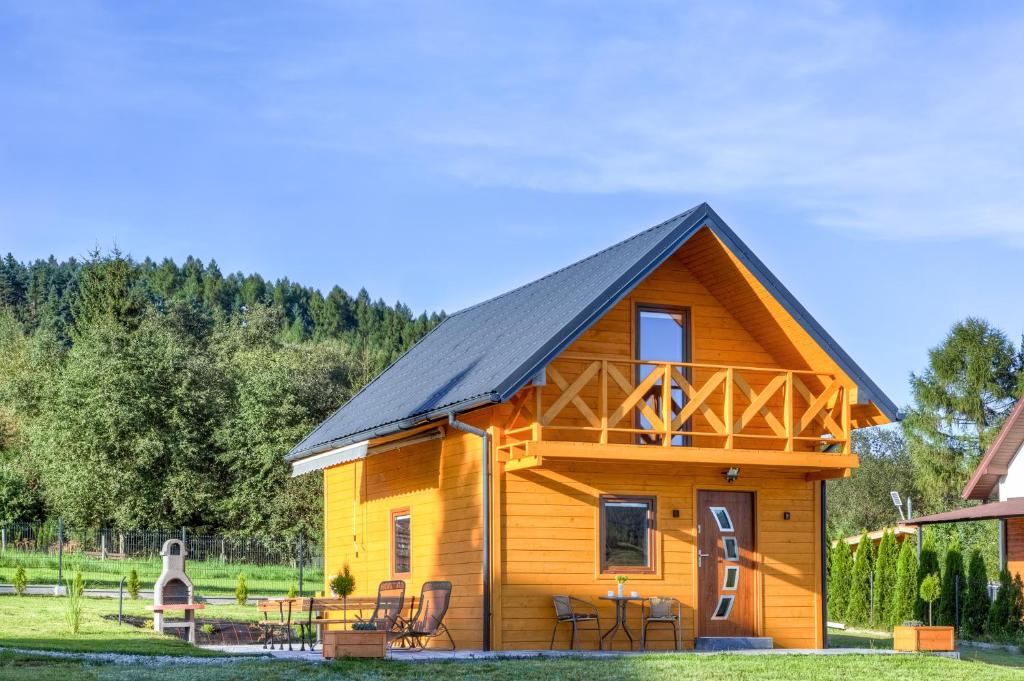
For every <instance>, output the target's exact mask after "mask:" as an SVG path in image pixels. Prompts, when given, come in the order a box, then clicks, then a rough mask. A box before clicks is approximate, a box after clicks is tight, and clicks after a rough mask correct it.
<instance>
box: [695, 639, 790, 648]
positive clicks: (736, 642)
mask: <svg viewBox="0 0 1024 681" xmlns="http://www.w3.org/2000/svg"><path fill="white" fill-rule="evenodd" d="M693 647H694V650H704V651H708V650H710V651H716V650H771V649H772V648H774V647H775V644H774V643H773V642H772V639H771V637H769V636H700V637H698V638H697V640H696V642H695V643H694V646H693Z"/></svg>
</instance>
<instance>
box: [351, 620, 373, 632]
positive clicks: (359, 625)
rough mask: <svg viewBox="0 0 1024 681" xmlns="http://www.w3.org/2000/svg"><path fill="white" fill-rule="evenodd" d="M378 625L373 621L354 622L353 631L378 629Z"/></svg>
mask: <svg viewBox="0 0 1024 681" xmlns="http://www.w3.org/2000/svg"><path fill="white" fill-rule="evenodd" d="M376 630H377V627H376V626H374V624H373V622H353V623H352V631H376Z"/></svg>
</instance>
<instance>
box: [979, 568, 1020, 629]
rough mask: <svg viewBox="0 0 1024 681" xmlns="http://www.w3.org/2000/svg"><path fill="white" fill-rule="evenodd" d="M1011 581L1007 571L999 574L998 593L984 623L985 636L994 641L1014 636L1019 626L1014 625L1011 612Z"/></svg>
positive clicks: (1012, 594) (1012, 596)
mask: <svg viewBox="0 0 1024 681" xmlns="http://www.w3.org/2000/svg"><path fill="white" fill-rule="evenodd" d="M1013 598H1014V593H1013V579H1012V578H1011V577H1010V573H1009V571H1008V570H1002V571H1001V572H1000V573H999V593H997V594H996V599H995V600H994V601H992V607H991V608H989V610H988V619H987V620H986V621H985V634H986V635H987V636H989V637H991V638H994V639H1006V638H1010V637H1012V636H1013V635H1014V634H1016V632H1017V629H1019V624H1018V625H1014V622H1013V619H1012V616H1011V614H1010V613H1011V610H1012V609H1013Z"/></svg>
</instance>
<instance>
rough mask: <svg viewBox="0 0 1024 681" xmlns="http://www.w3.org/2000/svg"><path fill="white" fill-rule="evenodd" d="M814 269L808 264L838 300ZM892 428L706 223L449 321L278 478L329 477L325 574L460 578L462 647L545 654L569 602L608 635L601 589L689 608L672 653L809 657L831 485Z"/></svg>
mask: <svg viewBox="0 0 1024 681" xmlns="http://www.w3.org/2000/svg"><path fill="white" fill-rule="evenodd" d="M828 261H829V255H828V254H827V253H822V254H821V257H820V258H819V259H817V260H815V261H814V262H805V263H803V266H804V267H808V268H811V269H813V270H814V271H815V272H816V273H817V276H819V277H820V279H821V283H822V285H823V286H841V285H844V284H843V282H844V281H847V280H846V279H845V278H844V276H843V275H842V273H840V272H837V271H836V269H835V268H834V267H831V266H829V264H828ZM503 262H504V263H505V265H506V266H507V265H508V264H509V263H508V262H507V261H503ZM450 271H451V272H452V273H453V274H452V276H453V277H456V276H458V274H457V269H456V268H452V269H451V270H450ZM467 285H472V282H467ZM843 314H857V311H856V310H848V311H847V312H846V313H843ZM896 413H897V412H896V408H895V406H894V405H893V403H892V402H891V401H890V400H889V399H888V398H887V397H886V396H885V395H884V394H883V393H882V391H881V390H879V388H878V386H876V385H875V384H874V383H873V382H872V381H871V379H870V378H868V376H866V375H865V374H864V372H863V371H862V370H861V369H860V367H859V366H857V364H856V363H855V362H854V361H853V360H852V359H851V358H850V357H849V356H848V355H847V354H846V352H844V351H843V349H842V348H841V347H840V346H839V344H838V343H837V342H836V341H835V340H834V339H833V338H832V337H831V336H829V335H828V333H827V332H826V331H825V330H824V329H823V328H822V327H821V326H820V325H819V324H818V323H817V322H816V321H815V320H814V319H813V318H812V317H811V315H810V314H809V313H808V312H807V310H806V309H804V307H803V306H802V305H801V304H800V303H799V302H797V300H796V299H795V298H794V297H793V296H792V294H790V293H789V291H787V290H786V288H785V287H784V286H783V285H782V284H781V283H780V282H779V280H778V279H776V278H775V276H774V275H773V274H772V273H771V272H769V271H768V269H767V268H766V267H765V265H764V264H763V263H762V262H761V261H760V260H759V259H758V258H757V257H756V256H755V255H754V254H753V253H752V252H751V251H750V249H749V248H747V246H746V245H745V244H744V243H743V242H742V241H741V240H740V239H739V237H737V236H736V234H735V233H734V232H733V231H732V230H731V229H730V228H729V227H728V226H727V225H726V224H725V222H724V221H722V219H721V218H720V217H719V216H718V215H717V214H715V212H714V211H713V210H711V208H710V207H709V206H708V205H707V204H701V205H699V206H697V207H696V208H693V209H691V210H689V211H687V212H685V213H683V214H681V215H679V216H677V217H674V218H672V219H670V220H668V221H666V222H664V223H662V224H660V225H657V226H655V227H652V228H651V229H648V230H646V231H644V232H641V233H639V234H636V235H635V236H632V237H630V238H629V239H626V240H625V241H623V242H621V243H618V244H616V245H614V246H612V247H610V248H607V249H605V250H603V251H600V252H598V253H595V254H594V255H592V256H590V257H588V258H585V259H583V260H580V261H579V262H577V263H575V264H572V265H569V266H568V267H565V268H563V269H561V270H558V271H557V272H554V273H552V274H549V275H547V276H545V277H542V278H541V279H538V280H537V281H534V282H532V283H529V284H526V285H525V286H522V287H520V288H517V289H515V290H512V291H509V292H508V293H504V294H502V295H500V296H497V297H496V298H492V299H491V300H488V301H485V302H482V303H480V304H478V305H474V306H472V307H469V308H467V309H465V310H462V311H460V312H457V313H455V314H453V315H451V316H449V317H448V318H446V319H445V320H444V321H443V322H442V323H441V324H440V325H439V326H438V327H437V328H436V329H434V330H433V331H432V332H431V333H429V334H428V335H427V336H426V337H425V338H423V339H422V340H421V341H420V342H419V343H418V344H416V345H415V346H414V347H413V348H412V349H410V350H409V352H407V353H406V354H405V355H404V356H402V357H401V358H400V359H398V360H397V361H396V362H395V363H394V364H392V365H391V366H390V367H389V368H388V369H387V370H386V371H384V372H383V373H382V374H380V375H379V376H378V377H377V378H376V379H375V380H373V381H372V382H371V383H369V384H368V385H367V386H366V387H365V388H363V389H362V390H361V391H360V392H359V393H358V394H356V395H355V396H354V397H353V398H352V399H351V400H350V401H349V402H348V403H346V404H345V405H343V406H342V407H341V409H339V410H338V411H337V412H336V413H335V414H334V415H333V416H331V417H330V418H329V419H327V420H326V421H325V422H324V423H323V424H321V425H320V426H319V427H318V428H316V430H314V431H313V432H312V433H310V435H308V436H307V437H306V438H305V439H304V440H303V441H302V442H300V443H299V444H298V445H296V447H295V448H294V449H293V450H292V451H291V452H290V453H289V454H288V456H287V458H288V460H289V461H290V462H291V464H292V466H293V472H294V474H296V475H300V474H303V473H305V472H309V471H312V470H317V469H323V470H324V495H325V554H326V555H325V570H326V572H327V574H328V575H331V574H333V573H335V572H337V571H338V570H340V569H341V568H342V566H343V565H344V564H348V565H349V567H350V568H351V569H352V571H353V573H354V574H355V576H356V579H357V582H358V584H359V592H360V593H372V592H373V591H374V589H375V588H376V585H377V583H378V582H379V581H381V580H386V579H391V578H401V579H404V580H405V581H406V582H407V584H408V588H409V593H411V594H416V593H418V589H419V585H420V584H421V583H422V582H424V581H426V580H434V579H447V580H450V581H452V582H453V584H454V590H453V600H452V607H451V609H450V610H449V612H448V614H447V616H446V618H445V619H446V623H447V624H448V626H449V628H450V629H451V632H452V634H453V635H454V637H455V641H456V643H457V645H458V647H459V648H464V649H479V648H493V649H502V650H511V649H539V648H547V647H548V644H549V639H550V637H551V634H552V626H553V624H554V609H553V607H552V596H553V595H561V594H569V595H572V596H576V597H579V598H582V599H585V600H588V601H590V602H591V603H594V604H596V605H598V606H599V607H600V609H601V617H602V627H603V628H604V629H605V630H607V629H608V627H609V626H610V625H611V624H612V623H613V621H614V616H613V613H614V607H613V606H611V605H610V604H609V603H608V602H607V601H602V600H599V597H600V596H602V595H604V594H605V593H606V592H607V591H609V590H612V589H614V588H615V581H614V578H615V576H616V575H627V576H628V577H629V582H628V583H627V585H626V590H627V592H628V591H637V592H639V594H640V595H641V596H673V597H675V598H678V599H679V600H680V601H681V602H682V603H683V606H684V618H683V619H684V621H683V630H684V632H683V639H684V642H685V645H686V647H692V646H693V645H694V643H695V640H696V639H697V638H698V637H727V636H743V637H748V636H749V637H770V638H771V639H772V640H773V642H774V645H775V646H778V647H800V648H811V647H821V646H822V645H823V641H824V627H825V620H824V617H823V595H824V586H823V582H824V579H825V575H824V566H823V555H824V550H823V549H824V547H825V546H826V540H825V537H824V530H823V528H824V519H823V514H824V509H825V498H824V492H825V489H824V481H825V480H827V479H833V478H842V477H846V476H849V475H850V471H851V469H852V468H855V467H856V466H857V465H858V460H857V457H856V455H854V454H853V453H852V451H851V442H850V434H851V431H853V430H854V429H857V428H863V427H866V426H873V425H877V424H884V423H888V422H890V421H892V420H895V419H896V418H897V415H896ZM482 436H485V437H482ZM628 613H629V615H628V616H629V619H630V622H631V626H632V628H633V632H634V635H635V634H636V633H637V628H638V621H637V618H638V615H637V613H638V609H637V607H636V605H635V604H634V605H631V606H629V608H628ZM652 632H653V630H652ZM657 636H658V638H657V640H654V638H653V637H654V634H653V633H652V640H651V641H650V642H649V647H651V648H660V647H668V646H670V645H671V644H672V639H671V634H670V633H668V632H667V631H660V630H659V632H658V634H657ZM568 637H569V631H568V628H566V629H564V630H562V631H560V632H559V633H558V637H557V639H556V647H565V646H566V645H567V644H568ZM616 640H617V642H618V643H617V645H618V646H619V647H621V646H623V645H624V641H625V638H624V637H621V636H620V637H618V638H617V639H616ZM594 642H595V640H594V638H593V637H592V636H591V635H589V634H586V635H584V636H583V643H584V645H585V646H586V647H593V646H594Z"/></svg>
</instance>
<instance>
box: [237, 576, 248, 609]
mask: <svg viewBox="0 0 1024 681" xmlns="http://www.w3.org/2000/svg"><path fill="white" fill-rule="evenodd" d="M248 599H249V587H248V585H247V584H246V583H245V573H244V572H239V573H238V584H236V585H235V602H236V603H238V604H239V605H245V602H246V601H247V600H248Z"/></svg>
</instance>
